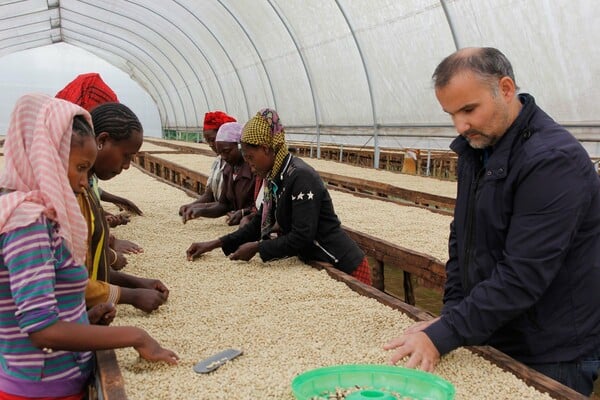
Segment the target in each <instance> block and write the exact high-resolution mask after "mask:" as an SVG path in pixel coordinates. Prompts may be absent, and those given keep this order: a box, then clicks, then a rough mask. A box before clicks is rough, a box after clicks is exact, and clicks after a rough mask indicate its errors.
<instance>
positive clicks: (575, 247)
mask: <svg viewBox="0 0 600 400" xmlns="http://www.w3.org/2000/svg"><path fill="white" fill-rule="evenodd" d="M433 80H434V84H435V91H436V96H437V99H438V101H439V102H440V104H441V106H442V108H443V110H444V111H445V112H447V113H448V114H449V115H450V116H451V117H452V120H453V122H454V125H455V127H456V129H457V131H458V133H459V134H460V136H459V137H457V138H456V139H455V140H454V142H453V143H452V145H451V148H452V149H453V150H454V151H455V152H456V153H458V155H459V164H458V196H457V200H456V209H455V211H454V220H453V222H452V224H451V229H450V240H449V260H448V262H447V264H446V272H447V281H446V288H445V293H444V307H443V310H442V313H441V316H440V317H438V318H436V319H434V320H432V321H427V322H423V323H419V324H416V325H414V326H412V327H410V328H409V329H408V330H407V331H406V332H405V333H404V335H403V336H401V337H399V338H396V339H393V340H392V341H390V342H389V343H388V344H387V345H386V346H385V348H387V349H396V350H395V352H394V354H393V356H392V361H393V362H397V361H398V360H400V359H401V358H403V357H405V356H409V360H408V362H407V365H408V366H409V367H420V368H421V369H424V370H427V371H431V370H433V368H434V367H435V365H436V364H437V363H438V361H439V357H440V355H443V354H445V353H448V352H449V351H451V350H453V349H455V348H457V347H460V346H464V345H480V344H488V345H491V346H494V347H496V348H498V349H499V350H501V351H503V352H505V353H507V354H508V355H510V356H512V357H513V358H515V359H517V360H519V361H521V362H523V363H525V364H527V365H529V366H530V367H532V368H534V369H536V370H538V371H540V372H542V373H544V374H546V375H548V376H550V377H552V378H554V379H556V380H558V381H560V382H562V383H563V384H565V385H567V386H570V387H572V388H573V389H575V390H577V391H579V392H581V393H583V394H585V395H590V394H591V392H592V388H593V382H594V380H595V379H596V378H597V373H598V368H599V367H600V290H599V287H600V179H599V177H598V174H597V172H596V171H595V170H594V168H593V164H592V163H591V161H590V158H589V156H588V154H587V153H586V151H585V150H584V149H583V147H582V146H581V145H580V144H579V142H578V141H577V140H576V139H575V138H574V137H573V136H572V135H571V134H570V133H569V132H568V131H567V130H565V129H564V128H563V127H561V126H560V125H559V124H557V123H556V122H555V121H554V120H552V118H550V117H549V116H548V115H547V114H546V113H544V111H542V110H541V109H540V108H539V107H538V106H537V105H536V104H535V101H534V99H533V97H532V96H530V95H528V94H517V90H518V88H517V86H516V84H515V79H514V76H513V71H512V67H511V65H510V62H509V61H508V60H507V59H506V57H505V56H504V55H503V54H502V53H501V52H500V51H498V50H496V49H493V48H469V49H462V50H459V51H458V52H456V53H454V54H452V55H450V56H448V57H447V58H446V59H444V61H442V63H441V64H440V65H439V66H438V67H437V69H436V71H435V73H434V74H433Z"/></svg>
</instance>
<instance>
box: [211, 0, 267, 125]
mask: <svg viewBox="0 0 600 400" xmlns="http://www.w3.org/2000/svg"><path fill="white" fill-rule="evenodd" d="M217 1H218V2H219V4H220V5H221V7H223V8H224V9H225V11H227V13H228V14H229V15H230V16H231V18H233V20H234V21H235V22H236V23H237V24H238V26H239V27H240V29H241V30H242V32H244V35H246V38H247V39H248V41H249V42H250V44H251V45H252V48H253V49H254V51H255V52H256V56H257V57H258V59H259V60H260V65H261V66H262V68H263V71H264V72H265V75H266V77H267V81H268V82H269V89H271V98H272V99H273V107H274V108H275V109H277V98H276V97H275V90H274V88H273V81H272V80H271V74H269V70H268V69H267V66H266V65H265V60H264V59H263V58H262V56H261V55H260V51H258V47H257V46H256V43H255V42H254V40H253V39H252V36H250V34H249V33H248V31H247V30H246V27H245V26H244V25H243V24H242V23H241V22H240V20H239V19H238V17H236V16H235V14H234V13H232V12H231V10H230V9H229V8H227V7H226V6H225V4H223V2H222V1H221V0H217ZM246 108H247V109H248V110H249V109H250V106H249V105H248V104H247V105H246ZM251 116H252V113H251V112H250V111H248V118H250V117H251Z"/></svg>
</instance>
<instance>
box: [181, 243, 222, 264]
mask: <svg viewBox="0 0 600 400" xmlns="http://www.w3.org/2000/svg"><path fill="white" fill-rule="evenodd" d="M221 245H222V244H221V241H220V240H219V239H216V240H212V241H210V242H196V243H192V245H191V246H190V247H189V248H188V249H187V251H186V252H185V253H186V256H187V259H188V261H194V260H195V259H196V258H198V257H200V256H201V255H202V254H204V253H207V252H209V251H211V250H214V249H216V248H217V247H221Z"/></svg>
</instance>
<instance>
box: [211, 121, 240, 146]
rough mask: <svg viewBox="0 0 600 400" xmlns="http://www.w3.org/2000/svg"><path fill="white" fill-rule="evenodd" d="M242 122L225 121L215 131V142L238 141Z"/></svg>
mask: <svg viewBox="0 0 600 400" xmlns="http://www.w3.org/2000/svg"><path fill="white" fill-rule="evenodd" d="M242 128H243V126H242V124H240V123H237V122H227V123H225V124H223V125H221V127H220V128H219V130H218V131H217V137H216V139H215V142H229V143H239V142H240V138H241V137H242Z"/></svg>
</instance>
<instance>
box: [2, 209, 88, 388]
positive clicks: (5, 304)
mask: <svg viewBox="0 0 600 400" xmlns="http://www.w3.org/2000/svg"><path fill="white" fill-rule="evenodd" d="M87 280H88V275H87V270H86V268H85V267H84V266H81V265H77V264H76V263H75V261H74V260H73V257H72V256H71V253H70V252H69V250H68V249H67V248H66V247H65V245H64V242H63V240H62V238H61V237H60V236H58V233H57V226H56V224H55V223H53V222H50V221H49V220H47V219H46V217H44V216H40V218H39V219H38V220H37V221H35V222H34V223H32V224H31V225H28V226H26V227H22V228H18V229H15V230H13V231H10V232H7V233H4V234H2V235H0V367H1V368H0V391H2V392H7V393H11V394H15V395H19V396H24V397H44V396H49V397H60V396H67V395H72V394H76V393H79V392H81V391H82V390H83V389H84V387H85V383H86V382H87V380H88V378H89V376H90V374H91V372H92V368H93V353H92V352H71V351H53V352H45V351H42V350H41V349H38V348H37V347H35V346H34V345H33V343H32V342H31V340H30V339H29V334H30V333H32V332H37V331H40V330H42V329H44V328H46V327H48V326H50V325H52V324H54V323H56V322H57V321H58V320H62V321H69V322H76V323H81V324H88V319H87V313H86V308H85V302H84V291H85V287H86V284H87Z"/></svg>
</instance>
